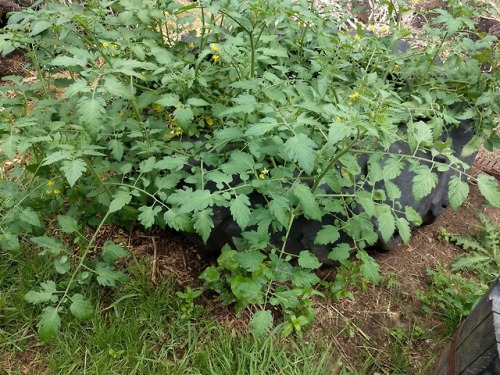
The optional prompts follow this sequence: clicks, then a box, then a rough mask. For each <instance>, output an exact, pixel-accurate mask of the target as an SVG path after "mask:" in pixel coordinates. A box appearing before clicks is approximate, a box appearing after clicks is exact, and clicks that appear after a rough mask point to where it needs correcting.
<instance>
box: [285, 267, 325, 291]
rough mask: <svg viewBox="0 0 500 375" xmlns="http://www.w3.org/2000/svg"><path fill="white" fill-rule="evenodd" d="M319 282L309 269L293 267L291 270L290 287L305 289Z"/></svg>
mask: <svg viewBox="0 0 500 375" xmlns="http://www.w3.org/2000/svg"><path fill="white" fill-rule="evenodd" d="M320 281H321V280H320V278H319V277H318V276H316V274H315V273H314V272H311V270H310V269H304V268H300V267H294V268H293V269H292V285H293V286H294V287H297V288H307V287H312V286H313V285H316V284H317V283H319V282H320Z"/></svg>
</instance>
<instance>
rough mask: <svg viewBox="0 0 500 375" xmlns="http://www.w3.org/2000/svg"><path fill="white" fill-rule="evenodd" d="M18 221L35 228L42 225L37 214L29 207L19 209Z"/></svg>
mask: <svg viewBox="0 0 500 375" xmlns="http://www.w3.org/2000/svg"><path fill="white" fill-rule="evenodd" d="M19 219H20V220H21V221H24V222H25V223H28V224H30V225H33V226H35V227H41V226H42V223H41V222H40V219H39V218H38V214H37V213H36V212H35V210H34V209H32V208H31V207H26V208H21V212H20V214H19Z"/></svg>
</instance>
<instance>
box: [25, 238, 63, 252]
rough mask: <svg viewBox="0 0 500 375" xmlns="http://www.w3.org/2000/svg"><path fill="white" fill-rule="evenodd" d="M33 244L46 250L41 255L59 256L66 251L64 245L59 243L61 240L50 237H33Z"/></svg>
mask: <svg viewBox="0 0 500 375" xmlns="http://www.w3.org/2000/svg"><path fill="white" fill-rule="evenodd" d="M31 242H33V243H34V244H35V245H36V246H40V247H42V248H43V249H44V251H43V252H42V253H41V254H44V253H50V254H52V255H59V254H60V253H61V252H63V251H65V250H66V249H65V247H64V245H63V244H62V243H61V242H59V240H57V239H56V238H54V237H50V236H41V237H32V238H31Z"/></svg>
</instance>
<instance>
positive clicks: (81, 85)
mask: <svg viewBox="0 0 500 375" xmlns="http://www.w3.org/2000/svg"><path fill="white" fill-rule="evenodd" d="M86 92H90V87H89V86H88V85H87V81H86V80H84V79H81V78H80V79H77V80H76V81H75V82H73V83H72V84H71V85H69V86H68V87H67V88H66V89H65V90H64V94H63V95H62V96H61V99H68V98H72V97H73V96H75V95H78V94H83V93H86Z"/></svg>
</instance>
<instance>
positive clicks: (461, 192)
mask: <svg viewBox="0 0 500 375" xmlns="http://www.w3.org/2000/svg"><path fill="white" fill-rule="evenodd" d="M468 195H469V184H468V183H467V182H465V181H462V179H461V178H460V177H459V176H456V175H455V176H452V177H451V179H450V183H449V184H448V198H449V199H450V206H451V208H452V209H453V210H456V209H457V208H458V207H459V206H460V205H461V204H462V203H464V202H465V200H466V199H467V196H468Z"/></svg>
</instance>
